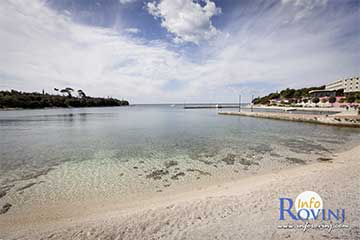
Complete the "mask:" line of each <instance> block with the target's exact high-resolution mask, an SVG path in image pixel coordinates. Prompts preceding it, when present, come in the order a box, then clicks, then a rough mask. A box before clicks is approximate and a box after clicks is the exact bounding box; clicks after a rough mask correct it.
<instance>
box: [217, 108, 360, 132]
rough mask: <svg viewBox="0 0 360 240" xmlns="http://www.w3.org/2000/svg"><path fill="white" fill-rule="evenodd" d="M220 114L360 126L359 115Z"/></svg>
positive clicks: (340, 125) (222, 113)
mask: <svg viewBox="0 0 360 240" xmlns="http://www.w3.org/2000/svg"><path fill="white" fill-rule="evenodd" d="M219 114H220V115H233V116H244V117H257V118H267V119H274V120H285V121H294V122H306V123H317V124H326V125H332V126H339V127H356V128H360V115H342V114H334V115H320V114H294V113H284V112H223V111H221V112H219Z"/></svg>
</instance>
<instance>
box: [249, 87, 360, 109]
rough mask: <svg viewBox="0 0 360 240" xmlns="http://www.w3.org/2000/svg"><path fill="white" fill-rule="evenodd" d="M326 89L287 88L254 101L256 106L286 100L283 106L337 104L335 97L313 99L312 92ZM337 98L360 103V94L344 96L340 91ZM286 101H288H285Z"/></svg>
mask: <svg viewBox="0 0 360 240" xmlns="http://www.w3.org/2000/svg"><path fill="white" fill-rule="evenodd" d="M322 89H325V86H321V87H311V88H301V89H291V88H287V89H285V90H282V91H280V92H276V93H270V94H269V95H267V96H264V97H257V98H255V99H254V100H253V103H254V104H263V105H269V104H270V103H271V102H270V101H271V100H284V101H281V104H284V105H286V104H289V105H291V104H296V103H301V102H303V103H307V102H310V101H311V102H312V103H315V104H317V103H319V102H320V101H321V102H322V103H326V102H329V103H335V102H336V101H337V99H336V98H335V97H328V98H322V99H319V98H318V97H314V98H311V96H310V91H312V90H322ZM336 96H342V98H340V99H339V103H354V102H357V103H360V93H351V94H346V95H344V92H343V90H339V91H337V92H336ZM285 100H286V101H285Z"/></svg>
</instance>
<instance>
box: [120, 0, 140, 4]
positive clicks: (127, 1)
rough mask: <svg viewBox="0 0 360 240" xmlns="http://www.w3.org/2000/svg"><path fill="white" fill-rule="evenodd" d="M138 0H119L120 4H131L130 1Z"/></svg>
mask: <svg viewBox="0 0 360 240" xmlns="http://www.w3.org/2000/svg"><path fill="white" fill-rule="evenodd" d="M136 1H137V0H119V2H120V4H129V3H134V2H136Z"/></svg>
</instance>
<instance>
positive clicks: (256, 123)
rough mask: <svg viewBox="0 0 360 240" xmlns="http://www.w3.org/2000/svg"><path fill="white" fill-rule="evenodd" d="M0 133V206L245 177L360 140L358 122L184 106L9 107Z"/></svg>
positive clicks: (311, 158) (328, 155) (308, 159)
mask: <svg viewBox="0 0 360 240" xmlns="http://www.w3.org/2000/svg"><path fill="white" fill-rule="evenodd" d="M0 134H1V138H0V156H1V158H0V186H1V188H0V190H1V191H2V192H3V193H6V195H4V196H2V197H1V198H0V205H3V204H4V203H5V202H10V203H11V204H13V208H12V209H11V210H12V211H13V210H14V209H16V208H21V207H25V206H31V205H33V204H43V203H44V202H57V201H61V200H65V201H69V200H70V201H82V200H85V199H89V198H125V196H131V194H141V193H144V194H145V193H147V192H149V193H150V192H151V193H157V192H164V191H165V192H166V191H170V189H176V187H177V186H180V185H182V186H185V185H187V186H188V185H196V184H200V183H202V184H206V183H207V182H209V181H210V182H211V181H215V180H218V179H223V180H229V179H236V178H238V177H242V176H246V175H249V174H257V173H259V172H263V171H271V170H273V169H282V168H286V167H290V166H294V165H301V164H308V163H311V162H315V161H317V159H318V158H319V157H323V158H332V157H333V155H334V154H335V153H336V152H339V151H342V150H346V149H348V148H350V147H351V146H352V145H355V144H357V143H359V142H360V130H359V129H350V128H338V127H331V126H323V125H316V124H304V123H296V122H287V121H276V120H268V119H257V118H249V117H238V116H222V115H218V114H217V110H216V109H196V110H195V109H192V110H184V109H182V106H181V105H180V106H177V107H171V106H170V105H149V106H144V105H138V106H132V107H115V108H83V109H47V110H20V111H1V112H0ZM0 196H1V194H0Z"/></svg>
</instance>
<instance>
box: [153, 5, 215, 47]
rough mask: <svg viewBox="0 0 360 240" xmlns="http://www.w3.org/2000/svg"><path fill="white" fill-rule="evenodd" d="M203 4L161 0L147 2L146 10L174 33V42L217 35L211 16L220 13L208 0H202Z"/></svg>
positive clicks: (201, 39)
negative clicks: (158, 0)
mask: <svg viewBox="0 0 360 240" xmlns="http://www.w3.org/2000/svg"><path fill="white" fill-rule="evenodd" d="M203 3H204V4H205V5H204V6H201V5H200V3H198V2H194V1H193V0H161V1H160V2H159V3H156V2H149V3H148V4H147V8H148V12H149V13H150V14H151V15H153V16H154V17H156V18H158V19H160V20H161V26H162V27H164V28H166V30H167V31H169V32H170V33H172V34H174V36H175V38H174V40H175V41H176V42H193V43H195V44H199V43H200V42H201V41H204V40H209V39H211V38H212V37H214V36H215V35H217V33H218V30H217V29H216V28H215V27H214V26H213V24H212V22H211V18H212V17H213V16H215V15H218V14H220V13H221V9H220V8H218V7H216V5H215V3H214V2H212V1H210V0H204V1H203Z"/></svg>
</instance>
